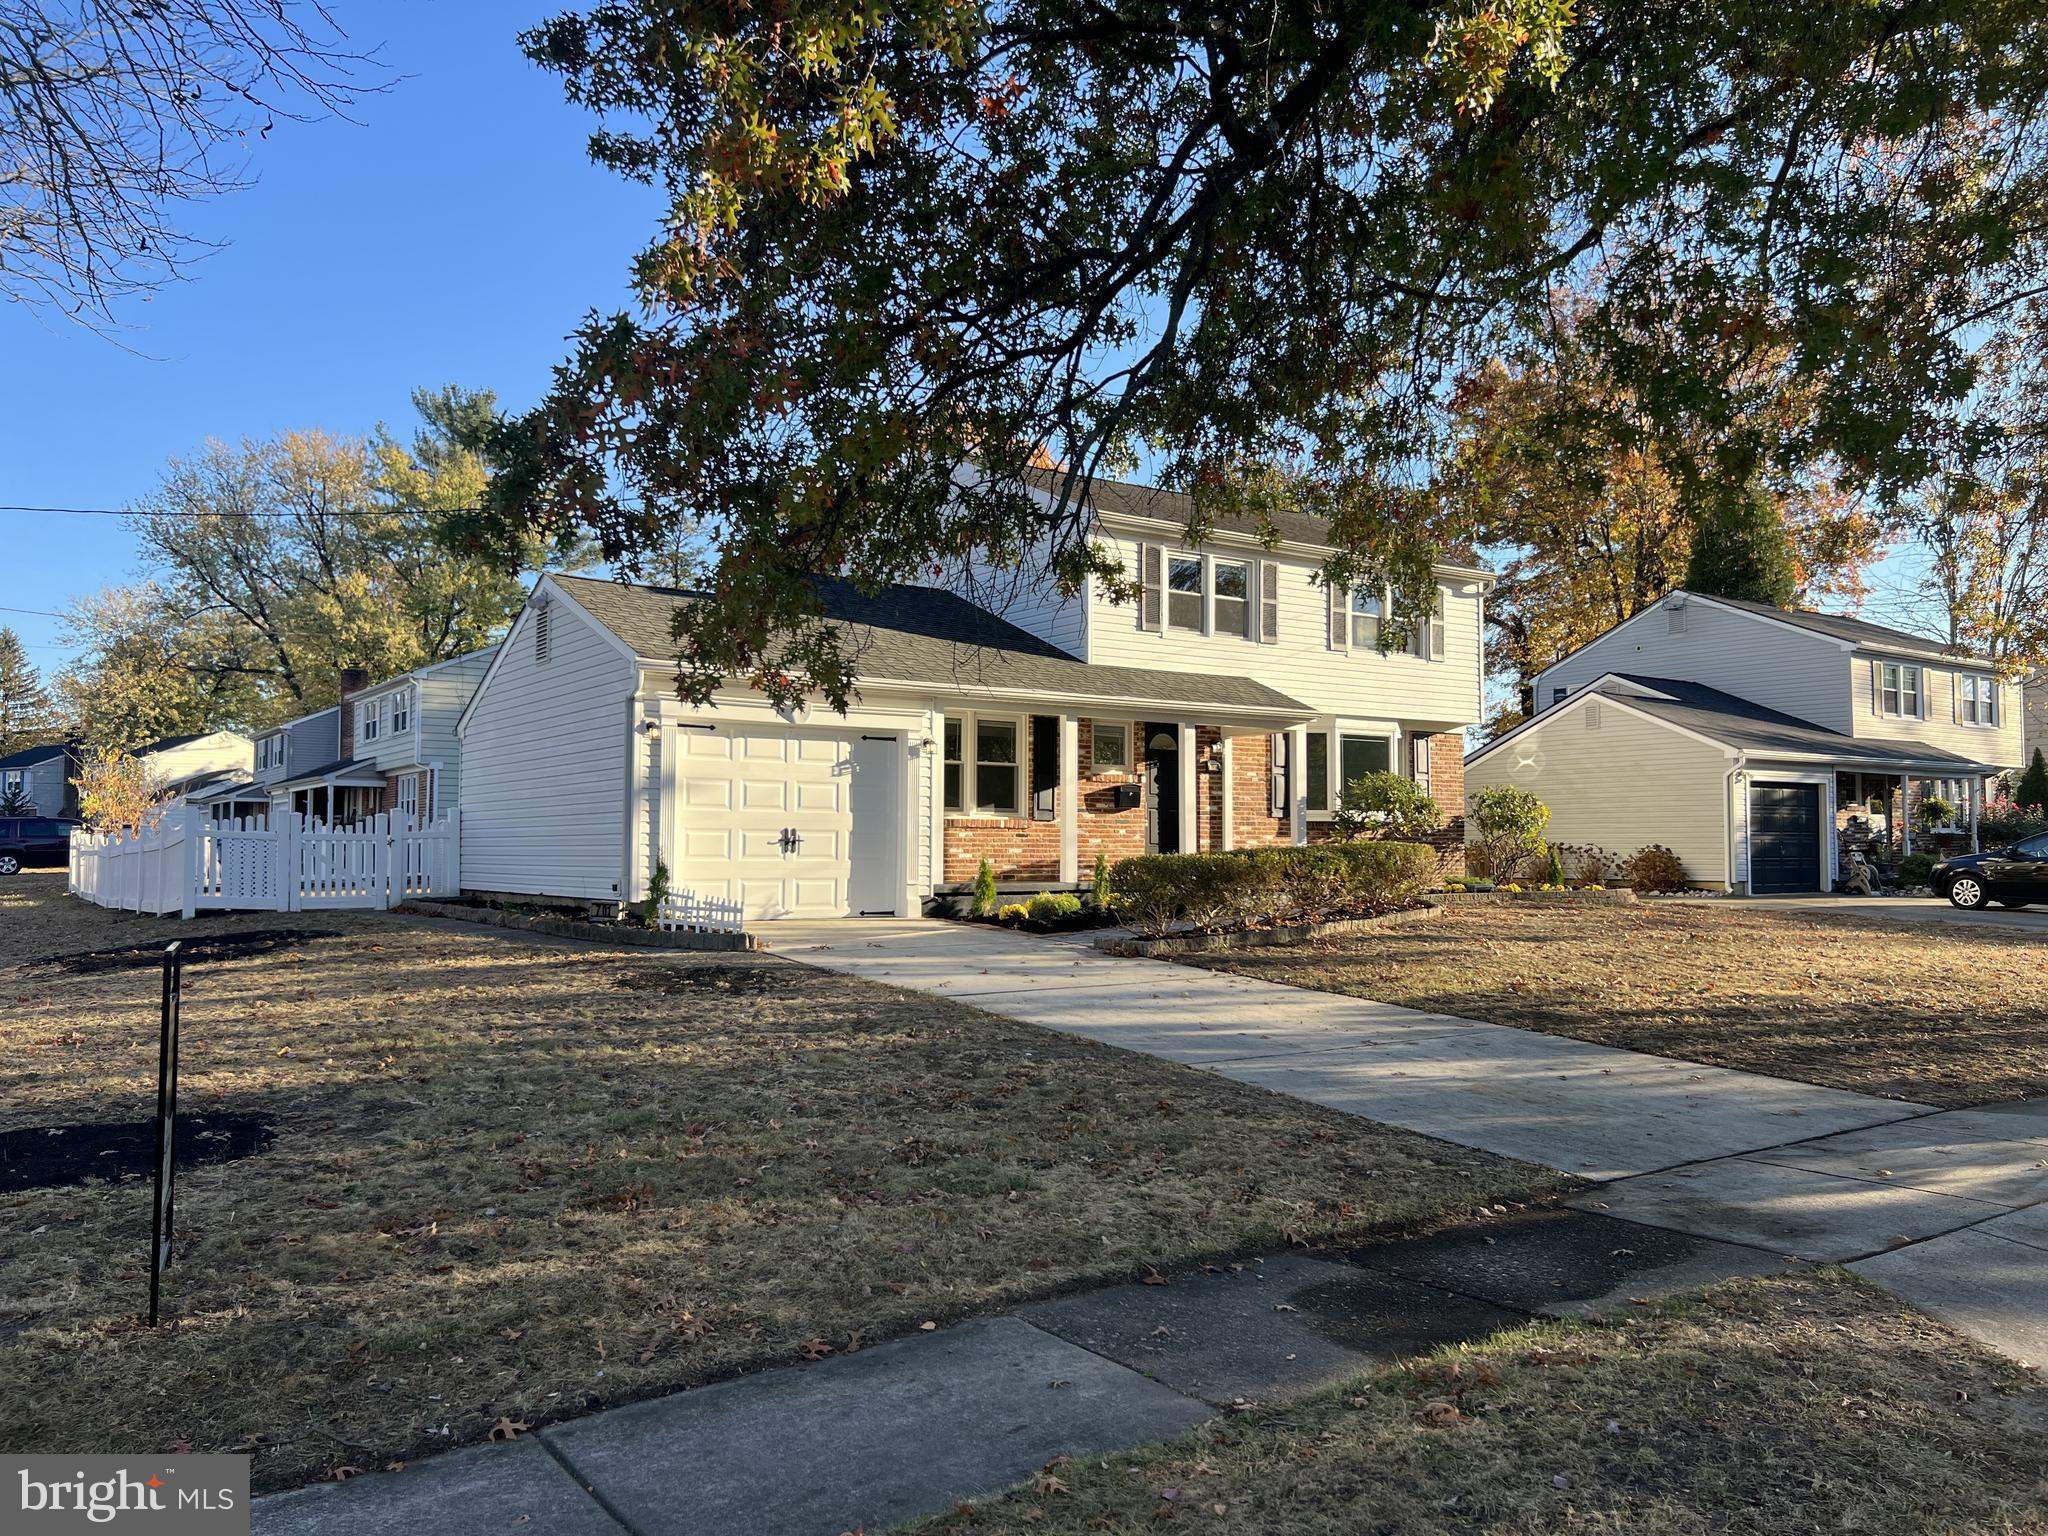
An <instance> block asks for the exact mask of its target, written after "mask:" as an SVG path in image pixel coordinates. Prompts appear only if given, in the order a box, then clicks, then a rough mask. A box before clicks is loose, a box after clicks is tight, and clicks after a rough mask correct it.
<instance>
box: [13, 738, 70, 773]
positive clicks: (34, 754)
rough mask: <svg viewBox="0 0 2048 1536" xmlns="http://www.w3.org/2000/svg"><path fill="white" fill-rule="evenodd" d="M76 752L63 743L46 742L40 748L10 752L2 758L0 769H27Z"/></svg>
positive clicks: (26, 748)
mask: <svg viewBox="0 0 2048 1536" xmlns="http://www.w3.org/2000/svg"><path fill="white" fill-rule="evenodd" d="M72 750H74V749H73V748H71V747H69V746H67V745H66V744H65V743H63V742H61V741H50V742H45V743H44V744H43V745H42V746H40V747H23V748H22V749H21V750H20V751H19V752H10V753H8V754H7V755H6V756H5V757H0V768H26V767H28V766H30V765H31V764H33V763H41V762H47V761H48V760H49V759H51V758H53V757H61V756H62V755H63V754H65V753H66V752H70V751H72Z"/></svg>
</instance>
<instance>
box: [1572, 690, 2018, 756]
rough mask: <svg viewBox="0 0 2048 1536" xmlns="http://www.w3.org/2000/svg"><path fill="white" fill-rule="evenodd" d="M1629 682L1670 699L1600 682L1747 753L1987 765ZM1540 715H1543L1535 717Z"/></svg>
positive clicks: (1741, 703) (1696, 693) (1704, 694)
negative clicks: (1647, 695)
mask: <svg viewBox="0 0 2048 1536" xmlns="http://www.w3.org/2000/svg"><path fill="white" fill-rule="evenodd" d="M1615 675H1616V676H1617V677H1618V678H1620V679H1621V680H1622V681H1623V682H1625V683H1632V684H1636V685H1638V686H1640V687H1643V688H1653V689H1655V690H1656V691H1657V692H1658V693H1661V694H1666V695H1668V697H1667V698H1661V699H1652V698H1644V697H1642V696H1640V695H1639V694H1635V693H1631V692H1629V691H1628V690H1627V689H1625V688H1612V687H1609V686H1606V685H1603V686H1602V687H1601V691H1602V692H1603V693H1611V694H1612V695H1613V696H1615V697H1618V698H1625V699H1627V701H1628V702H1629V703H1630V704H1631V705H1632V706H1634V707H1635V708H1637V709H1640V710H1642V711H1643V712H1644V713H1645V714H1649V715H1653V716H1655V717H1656V718H1657V719H1659V720H1665V721H1668V722H1670V723H1671V724H1673V725H1678V726H1683V727H1685V728H1686V729H1687V730H1691V731H1696V732H1698V733H1699V734H1700V735H1702V736H1707V737H1711V738H1712V739H1713V740H1715V741H1718V742H1721V743H1723V744H1724V745H1727V746H1731V747H1737V748H1739V749H1741V750H1742V751H1744V752H1750V753H1755V754H1757V755H1759V756H1769V755H1770V754H1771V753H1774V752H1782V753H1789V754H1791V755H1794V756H1798V757H1814V756H1824V757H1827V758H1829V759H1830V760H1832V761H1834V762H1838V763H1852V764H1853V763H1866V764H1870V765H1873V766H1875V765H1878V764H1894V765H1895V764H1899V763H1911V764H1916V765H1922V766H1928V767H1952V768H1954V769H1955V770H1956V772H1957V773H1958V774H1961V773H1962V772H1964V771H1965V770H1968V769H1975V768H1982V767H1985V766H1987V765H1985V764H1982V763H1978V762H1976V761H1974V760H1973V759H1971V758H1967V757H1962V756H1960V755H1958V754H1957V753H1954V752H1950V751H1946V750H1945V749H1943V748H1941V747H1936V746H1930V745H1929V744H1928V743H1926V742H1921V741H1899V740H1893V739H1886V738H1883V737H1872V736H1845V735H1843V734H1842V733H1841V732H1840V731H1831V730H1829V729H1827V728H1826V727H1825V726H1820V725H1815V724H1814V723H1813V722H1812V721H1810V720H1801V719H1800V718H1799V717H1798V716H1796V715H1788V714H1784V713H1783V712H1781V711H1779V710H1775V709H1766V708H1765V707H1764V706H1763V705H1761V704H1752V703H1751V702H1750V701H1749V700H1747V699H1743V698H1738V697H1736V696H1735V695H1734V694H1732V693H1723V692H1722V691H1721V690H1720V689H1718V688H1709V687H1708V686H1706V684H1704V683H1688V682H1684V681H1682V680H1680V679H1678V678H1672V677H1644V676H1642V675H1640V674H1637V673H1617V674H1615ZM1537 718H1538V719H1539V720H1540V719H1542V718H1543V717H1542V716H1541V715H1539V716H1537Z"/></svg>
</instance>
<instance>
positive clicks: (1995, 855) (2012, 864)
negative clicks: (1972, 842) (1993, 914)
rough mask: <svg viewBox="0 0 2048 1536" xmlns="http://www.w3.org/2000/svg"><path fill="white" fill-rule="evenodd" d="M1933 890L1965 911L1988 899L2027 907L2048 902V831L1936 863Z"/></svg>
mask: <svg viewBox="0 0 2048 1536" xmlns="http://www.w3.org/2000/svg"><path fill="white" fill-rule="evenodd" d="M1933 880H1934V891H1935V894H1936V895H1937V896H1946V897H1947V898H1948V899H1949V900H1950V901H1951V902H1953V903H1954V904H1955V905H1956V906H1959V907H1961V908H1963V909H1964V910H1965V911H1974V910H1975V909H1976V908H1978V907H1981V906H1983V905H1984V904H1985V903H1986V902H1992V901H1995V902H1997V903H1998V904H1999V905H2000V906H2001V907H2024V906H2026V905H2027V904H2028V903H2029V902H2035V901H2048V832H2043V833H2041V834H2040V835H2039V836H2036V837H2029V838H2026V839H2024V840H2022V841H2020V842H2018V843H2015V844H2013V846H2012V847H2010V848H2000V849H1998V850H1996V851H1995V852H1991V853H1965V854H1961V855H1959V856H1958V857H1956V858H1953V859H1948V860H1946V861H1944V862H1942V863H1940V864H1937V865H1935V866H1934V875H1933Z"/></svg>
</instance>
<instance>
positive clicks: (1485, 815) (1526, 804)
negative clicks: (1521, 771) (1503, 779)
mask: <svg viewBox="0 0 2048 1536" xmlns="http://www.w3.org/2000/svg"><path fill="white" fill-rule="evenodd" d="M1470 825H1471V826H1472V827H1473V828H1474V830H1476V831H1477V832H1478V834H1479V838H1478V841H1479V845H1480V846H1481V847H1482V848H1484V849H1485V850H1486V870H1487V873H1488V874H1489V875H1491V876H1492V877H1493V878H1494V879H1496V880H1505V879H1508V878H1510V877H1512V876H1514V875H1517V874H1519V873H1521V867H1522V865H1523V864H1524V863H1525V862H1527V861H1528V860H1530V859H1532V858H1534V857H1535V856H1536V855H1538V854H1540V853H1542V852H1543V831H1544V828H1546V827H1548V826H1549V825H1550V807H1549V806H1547V805H1545V804H1544V803H1543V802H1542V801H1541V800H1538V799H1537V798H1536V797H1535V796H1534V795H1532V794H1530V793H1529V791H1528V790H1526V789H1518V788H1516V787H1515V786H1514V785H1512V784H1495V785H1493V786H1492V787H1490V788H1487V789H1482V790H1481V791H1479V793H1478V794H1477V795H1475V796H1474V797H1473V800H1472V816H1471V819H1470Z"/></svg>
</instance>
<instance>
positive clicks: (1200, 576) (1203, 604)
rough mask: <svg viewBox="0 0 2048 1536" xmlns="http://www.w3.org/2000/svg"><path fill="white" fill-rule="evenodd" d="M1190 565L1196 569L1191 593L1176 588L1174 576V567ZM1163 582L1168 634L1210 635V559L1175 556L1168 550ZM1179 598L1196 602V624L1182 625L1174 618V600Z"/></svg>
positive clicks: (1200, 556)
mask: <svg viewBox="0 0 2048 1536" xmlns="http://www.w3.org/2000/svg"><path fill="white" fill-rule="evenodd" d="M1189 565H1192V566H1193V567H1194V568H1195V587H1194V590H1193V591H1192V592H1190V591H1189V590H1188V589H1187V588H1185V587H1176V586H1175V585H1174V584H1173V576H1174V567H1176V566H1189ZM1163 580H1164V582H1165V590H1164V593H1163V596H1164V598H1165V602H1166V632H1167V633H1168V634H1171V633H1173V632H1175V631H1179V632H1180V633H1181V634H1184V635H1206V634H1208V633H1209V560H1208V557H1207V556H1205V555H1196V554H1188V555H1177V554H1175V553H1174V552H1173V551H1172V550H1168V551H1167V552H1166V572H1165V576H1164V578H1163ZM1177 597H1178V598H1182V599H1185V598H1189V597H1192V598H1193V599H1194V600H1195V622H1194V623H1192V624H1182V623H1180V622H1179V621H1178V620H1176V619H1175V618H1174V616H1173V613H1174V606H1175V605H1174V599H1175V598H1177Z"/></svg>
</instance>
